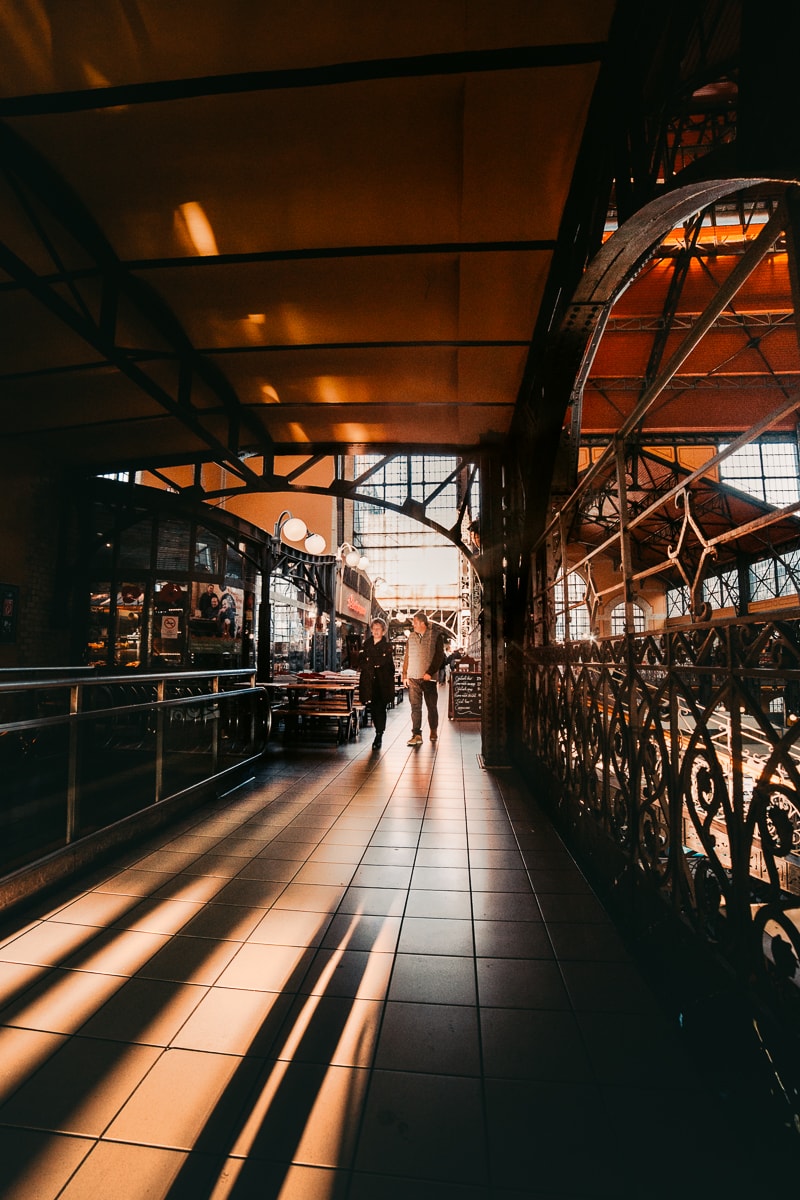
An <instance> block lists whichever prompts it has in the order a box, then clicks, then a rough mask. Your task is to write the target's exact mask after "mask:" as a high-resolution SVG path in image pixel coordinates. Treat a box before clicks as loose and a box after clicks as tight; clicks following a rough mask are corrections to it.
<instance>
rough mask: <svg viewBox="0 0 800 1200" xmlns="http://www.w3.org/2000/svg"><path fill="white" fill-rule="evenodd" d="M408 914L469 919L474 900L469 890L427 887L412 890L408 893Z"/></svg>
mask: <svg viewBox="0 0 800 1200" xmlns="http://www.w3.org/2000/svg"><path fill="white" fill-rule="evenodd" d="M406 916H408V917H447V918H450V919H451V920H454V921H459V920H460V921H468V920H469V919H470V917H471V916H472V901H471V898H470V894H469V892H438V891H429V890H428V889H427V888H423V889H417V890H412V891H410V892H409V893H408V905H407V907H406Z"/></svg>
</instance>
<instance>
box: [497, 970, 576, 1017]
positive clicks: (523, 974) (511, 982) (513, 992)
mask: <svg viewBox="0 0 800 1200" xmlns="http://www.w3.org/2000/svg"><path fill="white" fill-rule="evenodd" d="M477 971H478V996H479V1002H480V1004H481V1005H488V1006H490V1007H492V1008H551V1009H567V1008H569V1007H570V1000H569V996H568V994H567V989H566V988H565V987H564V982H563V980H562V978H561V972H560V970H559V968H558V965H557V964H556V963H555V962H546V961H544V960H541V959H521V958H479V959H478V964H477Z"/></svg>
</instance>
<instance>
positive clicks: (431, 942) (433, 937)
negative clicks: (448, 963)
mask: <svg viewBox="0 0 800 1200" xmlns="http://www.w3.org/2000/svg"><path fill="white" fill-rule="evenodd" d="M398 950H400V952H401V953H403V954H467V955H469V956H470V957H472V956H473V955H474V953H475V947H474V943H473V937H472V922H471V921H455V920H448V919H446V918H443V917H411V916H408V915H406V916H405V918H404V919H403V928H402V930H401V932H400V941H399V943H398Z"/></svg>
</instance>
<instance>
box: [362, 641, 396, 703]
mask: <svg viewBox="0 0 800 1200" xmlns="http://www.w3.org/2000/svg"><path fill="white" fill-rule="evenodd" d="M359 666H360V668H361V675H360V676H359V680H358V698H359V700H360V701H361V703H362V704H369V702H370V701H371V700H378V701H381V700H382V701H383V703H384V704H388V703H389V701H390V700H392V699H394V658H393V657H392V647H391V645H390V643H389V640H388V638H385V637H382V638H381V640H380V641H379V642H375V641H373V639H372V638H371V637H368V638H367V640H366V641H365V642H364V649H363V650H362V651H361V661H360V663H359Z"/></svg>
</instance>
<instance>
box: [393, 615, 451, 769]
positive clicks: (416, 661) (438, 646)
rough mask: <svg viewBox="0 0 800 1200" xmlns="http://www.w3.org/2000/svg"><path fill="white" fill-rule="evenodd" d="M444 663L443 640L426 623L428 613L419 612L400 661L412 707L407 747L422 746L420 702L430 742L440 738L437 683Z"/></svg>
mask: <svg viewBox="0 0 800 1200" xmlns="http://www.w3.org/2000/svg"><path fill="white" fill-rule="evenodd" d="M443 662H444V638H443V637H442V635H441V633H437V632H436V630H435V629H434V628H433V626H432V625H431V623H430V621H429V620H428V616H427V613H424V612H418V613H415V614H414V616H413V617H412V618H411V634H410V635H409V638H408V641H407V642H406V653H405V658H404V659H403V683H405V684H407V685H408V699H409V702H410V704H411V737H410V738H409V741H408V744H409V746H421V745H422V701H423V700H424V701H425V707H426V709H427V710H428V725H429V726H430V731H431V741H432V742H435V741H436V739H437V737H438V736H439V732H438V730H439V711H438V707H437V700H438V696H437V691H436V680H437V677H438V675H439V668H440V667H441V665H442V663H443Z"/></svg>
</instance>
